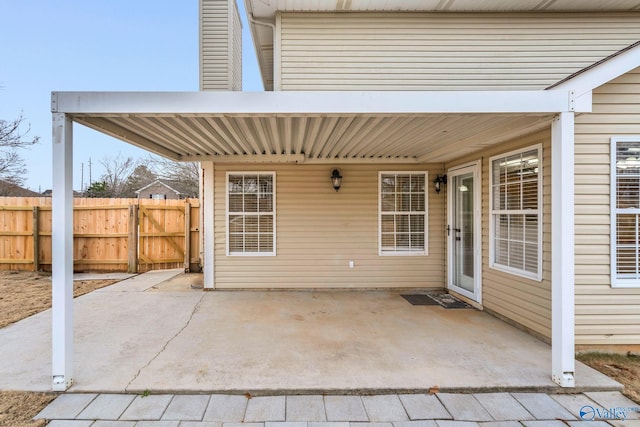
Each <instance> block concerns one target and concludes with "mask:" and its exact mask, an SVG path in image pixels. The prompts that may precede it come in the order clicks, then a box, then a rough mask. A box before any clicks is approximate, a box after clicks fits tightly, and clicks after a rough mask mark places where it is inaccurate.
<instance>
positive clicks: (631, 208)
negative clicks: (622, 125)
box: [611, 137, 640, 287]
mask: <svg viewBox="0 0 640 427" xmlns="http://www.w3.org/2000/svg"><path fill="white" fill-rule="evenodd" d="M611 190H612V191H611V259H612V262H611V279H612V280H611V284H612V286H619V287H625V286H626V287H638V286H640V137H634V138H612V139H611Z"/></svg>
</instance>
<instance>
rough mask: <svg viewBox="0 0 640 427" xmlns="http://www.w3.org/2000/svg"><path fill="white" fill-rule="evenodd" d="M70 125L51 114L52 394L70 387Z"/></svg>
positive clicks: (71, 353)
mask: <svg viewBox="0 0 640 427" xmlns="http://www.w3.org/2000/svg"><path fill="white" fill-rule="evenodd" d="M72 128H73V122H72V121H71V118H70V117H69V116H67V115H66V114H63V113H53V144H52V145H53V190H52V199H53V200H52V210H53V212H52V229H53V231H52V267H51V268H52V288H51V294H52V341H51V346H52V349H51V350H52V351H51V354H52V374H53V386H52V388H53V390H54V391H64V390H66V389H67V388H69V387H70V386H71V384H72V383H73V185H72V184H73V167H72V162H73V154H72V151H73V150H72V148H73V133H72Z"/></svg>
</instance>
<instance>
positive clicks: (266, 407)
mask: <svg viewBox="0 0 640 427" xmlns="http://www.w3.org/2000/svg"><path fill="white" fill-rule="evenodd" d="M285 407H286V397H285V396H263V397H260V396H259V397H253V398H251V399H249V403H247V412H246V413H245V414H244V420H245V421H246V422H248V423H251V422H256V421H284V420H285Z"/></svg>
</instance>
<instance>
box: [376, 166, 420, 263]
mask: <svg viewBox="0 0 640 427" xmlns="http://www.w3.org/2000/svg"><path fill="white" fill-rule="evenodd" d="M426 182H427V173H426V172H380V174H379V194H380V199H379V209H378V214H379V215H378V229H379V233H380V234H379V239H378V241H379V253H380V255H426V254H427V227H426V224H427V193H426V185H425V183H426Z"/></svg>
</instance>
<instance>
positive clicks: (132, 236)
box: [127, 205, 138, 273]
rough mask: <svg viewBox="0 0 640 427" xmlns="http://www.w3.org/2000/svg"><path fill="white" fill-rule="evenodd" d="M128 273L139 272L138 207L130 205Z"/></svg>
mask: <svg viewBox="0 0 640 427" xmlns="http://www.w3.org/2000/svg"><path fill="white" fill-rule="evenodd" d="M127 248H128V257H127V272H128V273H137V272H138V205H129V237H128V242H127Z"/></svg>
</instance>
